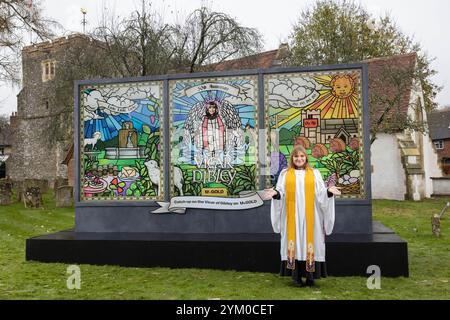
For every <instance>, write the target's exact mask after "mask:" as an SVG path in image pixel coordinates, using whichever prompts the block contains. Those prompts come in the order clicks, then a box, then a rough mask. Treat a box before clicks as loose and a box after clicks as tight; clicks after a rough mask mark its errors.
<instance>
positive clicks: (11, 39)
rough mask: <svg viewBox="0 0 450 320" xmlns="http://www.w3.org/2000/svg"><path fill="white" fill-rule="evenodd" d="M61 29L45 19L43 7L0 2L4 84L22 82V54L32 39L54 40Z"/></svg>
mask: <svg viewBox="0 0 450 320" xmlns="http://www.w3.org/2000/svg"><path fill="white" fill-rule="evenodd" d="M58 26H59V25H58V24H57V23H56V22H55V21H53V20H50V19H47V18H45V17H43V16H42V9H41V7H40V3H39V2H38V1H35V2H34V3H32V1H31V0H0V81H13V82H18V81H19V79H20V78H19V66H20V60H19V59H20V51H21V49H22V46H23V45H24V43H25V39H24V38H25V37H26V36H28V35H31V36H33V35H34V36H37V37H38V38H39V40H46V39H50V38H51V37H52V36H53V32H52V28H53V27H58Z"/></svg>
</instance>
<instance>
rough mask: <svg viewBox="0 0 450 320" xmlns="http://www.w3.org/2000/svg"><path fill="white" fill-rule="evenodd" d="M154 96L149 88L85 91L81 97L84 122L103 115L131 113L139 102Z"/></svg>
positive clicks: (133, 87) (114, 88) (105, 88)
mask: <svg viewBox="0 0 450 320" xmlns="http://www.w3.org/2000/svg"><path fill="white" fill-rule="evenodd" d="M152 96H154V95H153V94H152V92H151V88H150V87H139V86H132V87H104V88H101V89H90V90H89V89H88V90H85V91H84V93H83V96H82V99H83V105H84V120H85V121H86V120H91V119H101V118H103V114H106V115H118V114H121V113H131V112H133V111H134V110H136V109H137V108H138V107H139V104H138V102H139V100H144V99H146V98H149V97H152Z"/></svg>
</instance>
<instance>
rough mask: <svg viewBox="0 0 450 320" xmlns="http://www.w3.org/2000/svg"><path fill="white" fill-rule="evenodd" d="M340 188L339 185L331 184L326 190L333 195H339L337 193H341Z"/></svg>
mask: <svg viewBox="0 0 450 320" xmlns="http://www.w3.org/2000/svg"><path fill="white" fill-rule="evenodd" d="M340 189H341V187H336V186H332V187H329V188H328V191H329V192H331V193H332V194H334V195H335V196H339V195H341V191H340Z"/></svg>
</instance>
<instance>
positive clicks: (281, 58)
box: [272, 43, 291, 66]
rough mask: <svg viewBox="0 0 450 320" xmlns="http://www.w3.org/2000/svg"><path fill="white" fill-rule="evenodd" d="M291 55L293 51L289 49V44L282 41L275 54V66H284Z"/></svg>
mask: <svg viewBox="0 0 450 320" xmlns="http://www.w3.org/2000/svg"><path fill="white" fill-rule="evenodd" d="M290 55H291V51H290V49H289V44H287V43H280V46H279V47H278V52H277V55H276V56H275V60H274V61H273V63H272V64H273V65H274V66H282V65H283V64H284V62H285V61H286V59H287V58H289V56H290Z"/></svg>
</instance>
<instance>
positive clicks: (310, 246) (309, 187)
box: [285, 168, 315, 272]
mask: <svg viewBox="0 0 450 320" xmlns="http://www.w3.org/2000/svg"><path fill="white" fill-rule="evenodd" d="M285 189H286V224H287V225H286V230H287V268H288V269H292V270H294V269H295V243H296V239H295V238H296V235H295V211H296V210H295V194H296V178H295V169H293V168H291V169H289V170H288V171H287V173H286V185H285ZM305 213H306V271H307V272H314V271H315V268H314V172H313V170H312V169H311V168H307V169H306V172H305Z"/></svg>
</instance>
